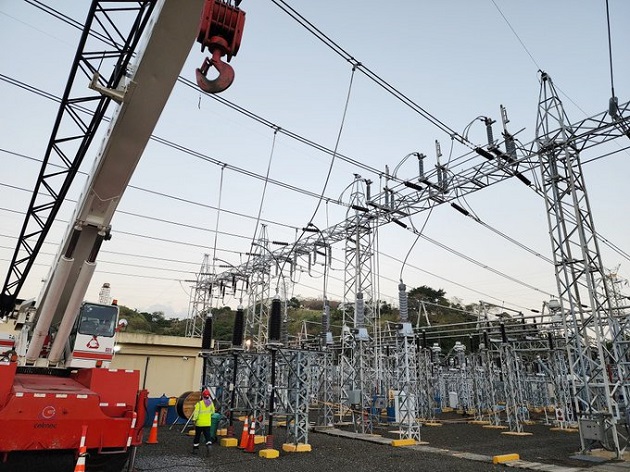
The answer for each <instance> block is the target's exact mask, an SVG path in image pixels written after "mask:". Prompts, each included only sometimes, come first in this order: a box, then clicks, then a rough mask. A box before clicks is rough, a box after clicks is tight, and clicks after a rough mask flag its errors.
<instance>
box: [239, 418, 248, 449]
mask: <svg viewBox="0 0 630 472" xmlns="http://www.w3.org/2000/svg"><path fill="white" fill-rule="evenodd" d="M248 440H249V416H246V417H245V422H244V423H243V431H241V442H240V443H239V445H238V448H239V449H245V448H246V447H247V441H248Z"/></svg>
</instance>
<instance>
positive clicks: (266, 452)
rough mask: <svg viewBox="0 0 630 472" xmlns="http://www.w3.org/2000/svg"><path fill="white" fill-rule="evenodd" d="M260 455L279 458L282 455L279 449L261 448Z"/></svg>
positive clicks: (266, 457) (267, 457)
mask: <svg viewBox="0 0 630 472" xmlns="http://www.w3.org/2000/svg"><path fill="white" fill-rule="evenodd" d="M258 457H262V458H263V459H277V458H278V457H280V451H278V450H277V449H261V450H260V451H258Z"/></svg>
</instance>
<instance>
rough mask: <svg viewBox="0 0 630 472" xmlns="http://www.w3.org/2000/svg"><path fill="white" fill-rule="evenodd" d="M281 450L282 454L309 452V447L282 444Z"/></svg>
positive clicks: (305, 445)
mask: <svg viewBox="0 0 630 472" xmlns="http://www.w3.org/2000/svg"><path fill="white" fill-rule="evenodd" d="M282 450H283V451H284V452H311V451H312V449H311V445H310V444H304V443H298V444H283V445H282Z"/></svg>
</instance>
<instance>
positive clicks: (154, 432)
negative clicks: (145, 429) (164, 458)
mask: <svg viewBox="0 0 630 472" xmlns="http://www.w3.org/2000/svg"><path fill="white" fill-rule="evenodd" d="M157 433H158V412H157V411H156V412H155V416H154V417H153V426H151V432H150V433H149V439H147V444H157V442H158V440H157Z"/></svg>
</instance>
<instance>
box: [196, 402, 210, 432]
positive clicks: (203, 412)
mask: <svg viewBox="0 0 630 472" xmlns="http://www.w3.org/2000/svg"><path fill="white" fill-rule="evenodd" d="M213 413H214V402H212V401H211V402H210V405H208V406H206V404H205V403H204V401H203V400H199V401H198V402H197V404H196V405H195V411H194V412H193V417H192V419H193V421H194V422H195V426H200V427H203V426H210V425H211V424H212V414H213Z"/></svg>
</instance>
